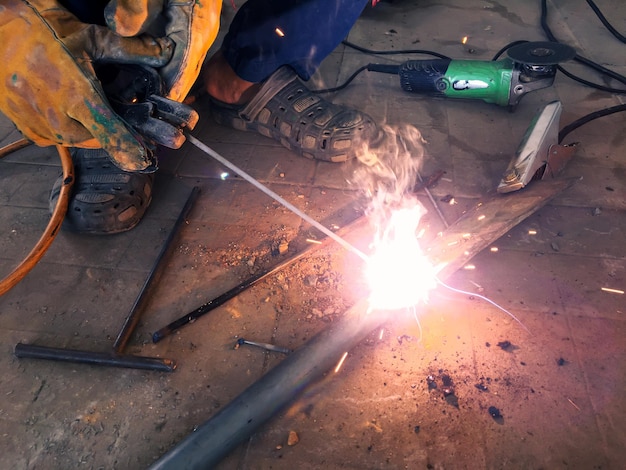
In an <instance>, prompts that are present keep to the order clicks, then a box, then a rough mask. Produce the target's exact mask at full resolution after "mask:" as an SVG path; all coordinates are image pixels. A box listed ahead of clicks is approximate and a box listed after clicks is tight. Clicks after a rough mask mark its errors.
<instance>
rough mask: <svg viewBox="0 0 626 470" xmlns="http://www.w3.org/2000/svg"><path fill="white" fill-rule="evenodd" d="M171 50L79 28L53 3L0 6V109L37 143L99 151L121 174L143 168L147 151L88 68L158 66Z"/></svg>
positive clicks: (7, 0) (144, 39)
mask: <svg viewBox="0 0 626 470" xmlns="http://www.w3.org/2000/svg"><path fill="white" fill-rule="evenodd" d="M172 46H173V45H172V43H171V41H170V40H169V39H166V38H161V39H154V38H153V37H151V36H139V37H135V38H123V37H120V36H119V35H117V34H115V33H114V32H112V31H110V30H109V29H108V28H107V27H105V26H97V25H92V24H85V23H82V22H80V21H79V20H78V19H77V18H76V17H75V16H74V15H72V14H71V13H70V12H68V11H67V10H66V9H65V8H63V7H62V6H61V5H60V4H59V3H58V2H56V1H54V0H30V1H28V2H25V1H23V0H3V1H2V5H0V61H1V62H2V68H1V71H0V109H1V110H2V112H3V113H4V114H5V115H6V116H7V117H8V118H9V119H11V120H12V121H13V122H14V123H15V125H16V126H17V127H18V129H19V130H20V131H21V132H22V133H23V134H24V135H25V136H26V137H27V138H28V139H30V140H32V141H33V142H34V143H36V144H38V145H41V146H48V145H55V144H60V145H64V146H68V147H82V148H103V149H104V150H105V151H106V152H107V153H108V154H109V155H110V156H111V157H112V158H113V160H114V161H115V163H116V164H117V165H118V166H119V167H120V168H122V169H123V170H127V171H140V170H145V169H146V168H148V167H149V166H150V164H151V156H150V152H149V151H148V150H147V149H146V148H145V147H144V145H143V143H142V140H141V137H139V136H138V135H137V134H135V133H134V132H133V131H131V130H130V129H129V128H128V127H127V126H126V125H125V124H124V122H123V121H122V120H121V119H120V117H119V116H118V115H117V114H115V112H114V111H113V110H112V109H111V107H110V106H109V104H108V101H107V99H106V97H105V95H104V92H103V91H102V87H101V85H100V82H99V81H98V79H97V78H96V75H95V72H94V66H93V64H94V63H98V62H116V63H133V64H143V65H147V66H152V67H160V66H163V65H164V64H166V63H168V62H169V60H170V58H171V55H172V48H173V47H172Z"/></svg>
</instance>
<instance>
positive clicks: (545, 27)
mask: <svg viewBox="0 0 626 470" xmlns="http://www.w3.org/2000/svg"><path fill="white" fill-rule="evenodd" d="M541 27H542V29H543V31H544V33H545V34H546V36H547V37H548V39H549V40H550V41H552V42H559V40H558V39H557V38H556V36H555V35H554V34H553V33H552V30H551V29H550V26H548V6H547V2H546V0H541ZM574 60H575V61H576V62H580V63H581V64H584V65H586V66H588V67H590V68H592V69H594V70H595V71H597V72H600V73H602V74H604V75H607V76H609V77H611V78H612V79H614V80H616V81H618V82H621V83H624V84H626V77H624V76H623V75H620V74H619V73H617V72H614V71H612V70H610V69H607V68H606V67H604V66H602V65H600V64H597V63H595V62H593V61H591V60H589V59H587V58H585V57H583V56H581V55H580V54H576V57H574ZM558 69H559V70H560V71H561V72H563V73H564V74H565V75H567V76H568V77H570V78H573V77H574V75H573V74H571V73H569V72H568V73H566V71H565V70H564V69H563V67H561V66H560V65H559V66H558ZM577 78H578V77H577ZM581 80H582V79H581ZM576 81H580V80H576ZM580 83H584V84H585V85H587V86H590V87H592V88H597V89H599V90H602V91H608V92H609V93H618V94H621V93H626V90H621V89H617V88H608V87H603V86H602V85H596V84H594V83H591V82H582V81H581V82H580Z"/></svg>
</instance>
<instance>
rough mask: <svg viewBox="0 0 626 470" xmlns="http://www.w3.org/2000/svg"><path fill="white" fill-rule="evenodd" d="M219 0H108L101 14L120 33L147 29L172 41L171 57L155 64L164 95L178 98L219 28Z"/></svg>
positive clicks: (187, 87)
mask: <svg viewBox="0 0 626 470" xmlns="http://www.w3.org/2000/svg"><path fill="white" fill-rule="evenodd" d="M221 7H222V0H203V1H197V0H189V1H173V0H169V1H168V0H111V1H110V2H109V3H108V5H107V6H106V8H105V12H104V16H105V20H106V22H107V25H108V26H109V28H111V29H112V30H113V31H115V32H117V33H118V34H120V35H122V36H136V35H138V34H141V33H145V32H149V33H151V34H152V35H153V36H164V37H167V38H169V39H171V40H172V41H173V42H174V44H175V47H174V54H173V56H172V60H170V61H169V62H168V63H167V65H165V66H164V67H161V68H159V69H158V70H159V74H160V75H161V77H162V78H163V81H164V82H165V88H166V90H167V91H166V97H167V98H170V99H172V100H175V101H182V100H184V99H185V97H186V96H187V93H189V90H190V89H191V87H192V85H193V84H194V82H195V81H196V78H197V77H198V75H199V74H200V68H201V66H202V63H203V62H204V59H205V57H206V54H207V52H208V50H209V48H210V47H211V44H212V43H213V41H214V40H215V37H216V36H217V32H218V30H219V20H220V10H221Z"/></svg>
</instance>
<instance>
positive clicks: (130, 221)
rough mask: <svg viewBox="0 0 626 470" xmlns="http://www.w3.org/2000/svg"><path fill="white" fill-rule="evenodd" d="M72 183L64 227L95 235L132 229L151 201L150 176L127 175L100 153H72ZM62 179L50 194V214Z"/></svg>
mask: <svg viewBox="0 0 626 470" xmlns="http://www.w3.org/2000/svg"><path fill="white" fill-rule="evenodd" d="M72 160H73V162H74V174H75V181H74V186H73V188H72V194H71V196H70V202H69V207H68V209H67V215H66V216H65V221H64V227H65V228H67V229H68V230H71V231H73V232H78V233H88V234H94V235H104V234H114V233H120V232H125V231H127V230H130V229H131V228H133V227H135V226H136V225H137V224H138V223H139V221H140V220H141V219H142V217H143V216H144V214H145V212H146V210H147V208H148V206H149V205H150V201H151V200H152V182H153V180H154V175H153V174H145V173H128V172H126V171H123V170H120V169H119V168H118V167H117V166H115V165H114V164H113V163H112V162H111V159H110V158H109V156H108V154H107V153H106V152H105V151H104V150H102V149H72ZM62 185H63V176H61V177H60V178H59V179H58V180H57V181H56V182H55V184H54V187H53V188H52V192H51V193H50V211H51V212H52V211H53V210H54V208H55V206H56V203H57V200H58V198H59V193H60V191H61V187H62Z"/></svg>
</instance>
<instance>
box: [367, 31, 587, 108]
mask: <svg viewBox="0 0 626 470" xmlns="http://www.w3.org/2000/svg"><path fill="white" fill-rule="evenodd" d="M507 55H508V57H507V58H505V59H502V60H492V61H480V60H454V59H432V60H409V61H407V62H404V63H402V64H400V65H385V64H369V65H368V66H367V70H369V71H373V72H382V73H389V74H397V75H399V76H400V85H401V87H402V89H403V90H405V91H408V92H412V93H424V94H429V95H434V96H440V97H445V98H463V99H479V100H483V101H486V102H487V103H494V104H497V105H500V106H509V107H510V108H511V109H514V108H515V107H516V106H517V104H518V103H519V102H520V100H521V99H522V97H523V96H524V95H525V94H526V93H529V92H531V91H535V90H539V89H541V88H546V87H549V86H551V85H552V83H554V77H555V75H556V71H557V64H559V63H561V62H565V61H568V60H570V59H573V58H574V56H575V55H576V51H575V50H574V49H573V48H572V47H570V46H567V45H564V44H560V43H557V42H543V41H541V42H525V43H522V44H518V45H516V46H513V47H511V48H509V49H508V50H507Z"/></svg>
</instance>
